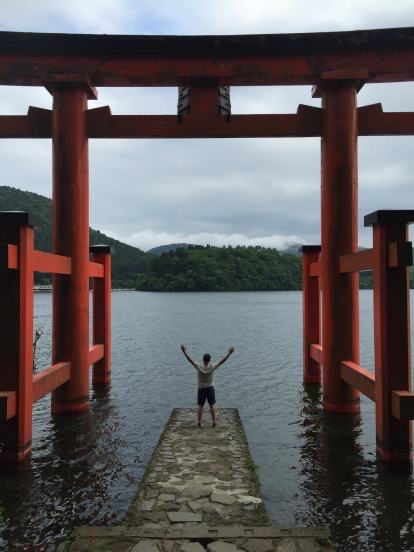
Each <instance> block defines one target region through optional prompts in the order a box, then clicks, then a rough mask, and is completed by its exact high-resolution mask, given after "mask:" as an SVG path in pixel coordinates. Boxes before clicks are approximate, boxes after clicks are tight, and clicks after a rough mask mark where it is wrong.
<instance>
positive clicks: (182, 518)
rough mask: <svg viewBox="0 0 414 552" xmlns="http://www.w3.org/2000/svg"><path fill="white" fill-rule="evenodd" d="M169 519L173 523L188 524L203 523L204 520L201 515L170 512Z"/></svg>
mask: <svg viewBox="0 0 414 552" xmlns="http://www.w3.org/2000/svg"><path fill="white" fill-rule="evenodd" d="M168 518H169V520H170V521H171V523H187V522H189V521H197V522H202V521H203V518H202V517H201V515H200V514H195V513H194V512H168Z"/></svg>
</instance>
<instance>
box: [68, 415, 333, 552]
mask: <svg viewBox="0 0 414 552" xmlns="http://www.w3.org/2000/svg"><path fill="white" fill-rule="evenodd" d="M204 418H205V420H204V422H203V427H201V428H198V427H197V419H196V410H194V409H174V411H173V413H172V415H171V417H170V419H169V421H168V423H167V426H166V428H165V430H164V432H163V434H162V435H161V438H160V440H159V443H158V446H157V448H156V450H155V452H154V454H153V456H152V458H151V461H150V463H149V465H148V467H147V470H146V472H145V475H144V478H143V480H142V483H141V485H140V487H139V489H138V494H137V496H136V498H135V500H134V502H133V503H132V505H131V507H130V508H129V510H128V512H127V514H126V516H125V519H124V523H123V526H122V528H94V527H90V528H81V529H79V530H78V531H75V534H74V542H73V543H72V544H71V546H70V550H71V551H83V552H86V551H92V550H99V551H102V552H104V551H107V550H108V551H110V550H114V551H125V552H127V551H128V552H129V551H133V552H205V549H206V548H207V550H208V552H238V551H239V550H240V551H242V550H243V551H245V552H270V551H272V550H277V551H279V552H296V551H299V550H300V551H302V552H317V551H320V550H325V551H328V550H333V548H332V545H331V544H330V540H329V532H328V531H327V530H326V529H325V528H316V529H309V528H286V529H277V528H272V527H271V526H270V523H269V516H268V514H267V511H266V507H265V504H264V502H263V498H262V495H261V492H260V483H259V480H258V477H257V473H256V466H255V464H254V463H253V461H252V458H251V456H250V453H249V448H248V444H247V440H246V436H245V434H244V430H243V426H242V423H241V420H240V417H239V414H238V411H237V410H236V409H218V410H217V418H218V419H217V421H218V425H217V427H216V428H213V427H212V424H211V418H210V414H209V413H208V414H207V415H206V414H205V415H204ZM243 528H244V529H243ZM223 531H224V532H223ZM226 531H227V532H226ZM283 531H285V532H283Z"/></svg>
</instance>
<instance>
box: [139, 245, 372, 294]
mask: <svg viewBox="0 0 414 552" xmlns="http://www.w3.org/2000/svg"><path fill="white" fill-rule="evenodd" d="M361 285H362V286H363V287H364V288H369V287H372V276H371V278H370V277H369V276H362V279H361ZM136 289H137V290H139V291H294V290H301V289H302V258H301V257H300V256H296V255H281V254H280V253H278V251H277V250H276V249H269V248H264V247H260V246H256V247H253V246H249V247H245V246H237V247H230V246H229V247H222V248H220V247H212V246H209V245H207V246H205V247H204V246H202V245H195V246H189V247H188V248H187V249H177V250H176V251H170V252H169V253H163V254H162V255H161V256H160V257H157V258H155V259H153V260H152V261H151V262H150V263H149V265H148V267H147V271H146V272H145V273H144V274H142V275H141V276H140V277H139V278H138V282H137V287H136Z"/></svg>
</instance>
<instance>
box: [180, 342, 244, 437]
mask: <svg viewBox="0 0 414 552" xmlns="http://www.w3.org/2000/svg"><path fill="white" fill-rule="evenodd" d="M181 350H182V352H183V353H184V355H185V358H186V359H187V360H188V362H189V363H190V364H192V365H193V366H194V368H195V369H196V370H197V373H198V396H197V404H198V427H201V416H202V415H203V408H204V404H205V402H206V399H207V401H208V404H209V406H210V412H211V418H212V420H213V427H216V426H217V419H216V407H215V406H214V405H215V404H216V395H215V391H214V372H215V371H216V370H217V368H218V367H219V366H221V365H222V364H223V363H224V362H226V360H227V359H228V358H229V356H230V355H231V354H232V353H234V347H230V349H229V352H228V353H227V355H226V356H225V357H223V358H222V359H221V360H220V361H219V362H216V363H215V364H212V363H211V355H209V354H208V353H206V354H205V355H204V356H203V363H202V364H199V363H198V362H195V361H194V360H193V359H192V358H191V357H190V355H189V354H188V353H187V351H186V346H185V345H181Z"/></svg>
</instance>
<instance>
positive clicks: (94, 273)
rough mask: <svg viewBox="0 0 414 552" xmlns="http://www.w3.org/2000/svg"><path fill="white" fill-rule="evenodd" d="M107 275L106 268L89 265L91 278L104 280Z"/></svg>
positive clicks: (93, 264) (96, 264) (98, 265)
mask: <svg viewBox="0 0 414 552" xmlns="http://www.w3.org/2000/svg"><path fill="white" fill-rule="evenodd" d="M104 274H105V271H104V266H103V265H101V264H99V263H89V276H91V277H92V278H103V277H104Z"/></svg>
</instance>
